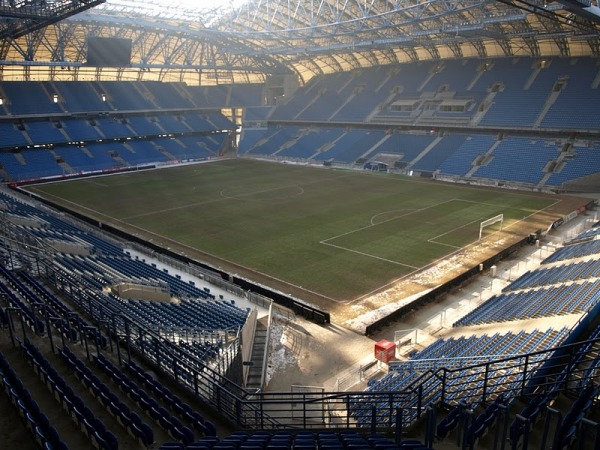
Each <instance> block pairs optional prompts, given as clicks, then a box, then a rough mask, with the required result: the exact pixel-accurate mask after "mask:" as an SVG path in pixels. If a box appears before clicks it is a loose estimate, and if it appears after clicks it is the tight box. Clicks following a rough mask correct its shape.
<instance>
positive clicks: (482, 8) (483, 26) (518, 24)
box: [0, 0, 600, 84]
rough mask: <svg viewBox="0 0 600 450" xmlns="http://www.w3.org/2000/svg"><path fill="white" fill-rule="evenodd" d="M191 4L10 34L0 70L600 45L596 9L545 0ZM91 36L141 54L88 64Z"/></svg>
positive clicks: (346, 63)
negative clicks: (122, 41)
mask: <svg viewBox="0 0 600 450" xmlns="http://www.w3.org/2000/svg"><path fill="white" fill-rule="evenodd" d="M561 1H566V0H561ZM569 1H573V0H569ZM578 1H579V0H578ZM581 1H584V2H588V3H586V4H584V5H583V6H587V5H588V4H589V0H581ZM189 5H190V3H187V4H186V3H185V2H184V1H183V0H179V1H178V0H175V1H173V2H166V1H164V0H160V1H159V0H153V1H145V0H108V1H107V2H106V3H104V4H102V5H100V6H98V7H96V8H93V9H90V10H88V11H85V12H83V13H80V14H77V15H75V16H73V17H70V18H68V19H66V20H63V21H62V22H59V23H57V24H54V25H50V26H48V27H46V28H45V29H43V30H39V31H34V32H32V33H30V34H29V35H26V36H24V37H21V38H18V39H5V40H4V41H0V60H2V61H1V64H2V66H0V70H2V75H3V77H4V79H23V78H28V79H47V78H51V79H67V80H68V79H136V80H164V81H185V82H187V83H189V84H217V83H232V82H256V81H263V80H264V79H265V78H266V77H268V76H269V75H270V74H286V73H296V74H298V75H299V76H300V78H301V79H302V80H303V81H307V80H308V79H310V78H312V77H313V76H316V75H319V74H324V73H331V72H337V71H343V70H350V69H354V68H360V67H370V66H374V65H384V64H393V63H398V62H405V61H418V60H425V59H444V58H455V57H458V58H465V57H481V58H486V57H498V56H536V57H537V56H539V57H545V56H579V55H595V56H600V45H599V44H600V34H599V30H600V27H599V25H598V23H597V22H596V21H595V17H594V15H593V14H588V15H587V16H586V15H583V14H579V6H575V7H573V6H572V5H571V6H569V7H568V9H567V7H565V6H563V5H562V4H561V3H557V2H551V3H547V2H545V1H543V0H532V1H528V0H524V1H521V0H458V1H455V0H249V1H246V2H239V1H237V0H236V1H234V0H230V1H229V3H226V4H225V5H220V4H219V3H218V1H215V2H208V1H196V2H193V3H192V4H191V5H192V6H189ZM193 5H196V6H193ZM592 7H594V6H593V5H592ZM596 9H597V8H596ZM87 36H99V37H119V38H127V39H131V41H132V59H131V65H130V66H128V67H118V68H117V67H104V68H101V69H98V68H96V67H89V66H86V65H85V62H86V37H87Z"/></svg>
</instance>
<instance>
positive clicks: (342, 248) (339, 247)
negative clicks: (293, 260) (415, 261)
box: [320, 241, 420, 269]
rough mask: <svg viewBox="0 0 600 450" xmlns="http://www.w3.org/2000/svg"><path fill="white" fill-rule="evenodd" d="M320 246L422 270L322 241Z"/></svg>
mask: <svg viewBox="0 0 600 450" xmlns="http://www.w3.org/2000/svg"><path fill="white" fill-rule="evenodd" d="M320 244H324V245H328V246H330V247H335V248H338V249H340V250H344V251H347V252H352V253H357V254H359V255H361V256H366V257H368V258H374V259H378V260H380V261H385V262H388V263H391V264H396V265H397V266H403V267H408V268H410V269H420V267H415V266H411V265H410V264H404V263H401V262H398V261H393V260H391V259H387V258H382V257H381V256H375V255H371V254H369V253H365V252H360V251H358V250H353V249H351V248H346V247H341V246H339V245H335V244H330V243H329V242H323V241H321V242H320Z"/></svg>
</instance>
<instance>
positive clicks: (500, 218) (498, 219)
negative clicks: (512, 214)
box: [479, 214, 504, 239]
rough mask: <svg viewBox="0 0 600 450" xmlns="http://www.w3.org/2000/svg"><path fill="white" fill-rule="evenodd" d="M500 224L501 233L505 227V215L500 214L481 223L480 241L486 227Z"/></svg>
mask: <svg viewBox="0 0 600 450" xmlns="http://www.w3.org/2000/svg"><path fill="white" fill-rule="evenodd" d="M498 222H500V231H502V226H503V225H504V214H498V215H497V216H494V217H492V218H491V219H487V220H484V221H483V222H481V223H480V224H479V239H481V236H483V229H484V228H485V227H489V226H491V225H493V224H495V223H498Z"/></svg>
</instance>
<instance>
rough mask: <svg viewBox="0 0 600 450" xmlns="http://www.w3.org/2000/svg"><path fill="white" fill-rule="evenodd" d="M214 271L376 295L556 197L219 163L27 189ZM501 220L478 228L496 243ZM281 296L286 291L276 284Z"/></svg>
mask: <svg viewBox="0 0 600 450" xmlns="http://www.w3.org/2000/svg"><path fill="white" fill-rule="evenodd" d="M27 190H29V191H32V192H34V193H36V194H38V195H40V196H42V197H44V198H47V199H48V200H50V201H52V202H54V203H57V204H60V205H62V206H65V207H67V208H69V209H71V210H73V211H77V212H79V213H83V214H85V215H86V216H88V217H91V218H94V219H96V220H98V221H100V222H102V223H107V224H111V225H113V226H116V227H118V228H121V229H123V230H125V231H127V232H129V233H132V234H136V235H138V236H141V237H143V238H145V239H149V240H152V241H153V242H154V243H159V244H161V245H164V246H165V247H170V248H171V249H173V250H176V251H178V252H181V253H185V254H186V255H187V256H191V257H196V256H197V255H200V256H198V257H196V259H198V260H201V261H203V262H208V263H209V264H213V265H216V266H218V267H220V268H222V269H225V270H229V271H232V272H234V273H238V274H242V275H243V276H246V277H248V278H251V279H252V278H253V277H254V275H256V276H257V277H258V279H259V280H261V282H264V284H269V283H268V280H272V281H274V282H276V283H277V285H278V286H286V285H288V286H293V287H295V288H298V289H301V290H306V291H308V292H311V293H316V294H319V295H320V296H323V297H328V298H330V299H333V300H336V301H346V300H350V299H354V298H357V297H359V296H361V295H364V294H366V293H369V292H372V291H375V290H377V289H379V288H381V287H382V286H385V285H386V284H388V283H390V282H391V281H393V280H395V279H398V278H401V277H403V276H406V275H408V274H410V273H413V272H415V271H418V270H419V269H422V268H423V267H425V266H427V265H429V264H431V263H433V262H435V261H437V260H439V259H441V258H444V257H446V256H448V255H449V254H452V253H454V252H456V251H458V250H460V249H461V248H463V247H465V246H467V245H469V244H472V243H473V242H475V241H477V239H478V238H479V226H480V223H481V222H482V221H484V220H486V219H490V218H492V217H494V216H496V215H498V214H503V215H504V228H505V229H510V230H511V232H512V233H514V234H519V232H521V233H523V234H526V233H527V232H526V231H524V229H522V230H520V227H519V224H520V223H522V221H523V220H524V219H526V218H529V217H531V216H532V215H534V214H536V213H539V212H541V211H543V210H544V209H545V208H548V207H549V206H551V205H553V204H554V203H556V202H557V201H558V200H557V199H556V198H552V197H549V196H544V195H537V194H531V193H519V192H515V191H499V190H490V189H481V188H475V187H470V186H464V185H453V184H450V185H449V184H445V183H435V182H429V181H422V180H419V179H412V178H408V177H401V176H397V175H386V174H369V173H362V172H356V171H349V170H335V169H324V168H311V167H304V166H297V165H291V164H275V163H268V162H261V161H253V160H221V161H216V162H211V163H205V164H196V165H187V166H178V167H172V168H168V169H161V170H148V171H139V172H130V173H126V174H119V175H111V176H102V177H93V178H85V179H77V180H72V181H63V182H55V183H47V184H40V185H36V186H30V187H28V188H27ZM498 228H499V224H496V225H494V226H491V227H489V228H485V230H484V238H486V239H494V235H495V234H497V233H495V232H496V231H497V230H498ZM279 289H280V290H283V291H284V292H285V287H283V288H281V287H279Z"/></svg>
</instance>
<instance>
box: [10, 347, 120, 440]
mask: <svg viewBox="0 0 600 450" xmlns="http://www.w3.org/2000/svg"><path fill="white" fill-rule="evenodd" d="M21 348H22V350H23V352H24V354H25V355H26V356H27V359H28V362H29V364H30V365H31V366H32V368H33V370H34V372H36V373H37V374H38V376H39V378H40V380H42V382H44V384H45V385H46V387H47V388H48V390H50V391H51V392H52V394H53V395H54V398H55V400H56V401H57V402H59V403H60V404H61V406H62V407H63V409H64V410H65V411H66V412H67V414H69V415H70V416H71V419H72V420H73V421H74V422H75V423H76V424H77V426H78V427H79V428H80V429H81V431H82V432H83V433H84V434H85V435H86V436H87V437H88V438H89V439H90V441H91V443H92V444H93V445H94V446H95V447H96V448H98V449H99V450H118V448H119V442H118V440H117V438H116V436H115V435H114V434H113V433H112V432H111V431H109V430H107V429H106V427H105V426H104V424H103V423H102V421H100V420H99V419H98V418H97V417H96V416H95V415H94V413H93V412H92V411H91V410H90V409H89V408H88V407H87V406H85V403H84V402H83V400H82V399H81V398H80V397H79V396H78V395H77V394H75V393H74V392H73V389H71V387H70V386H69V385H68V384H67V383H66V381H65V380H64V379H63V378H62V377H61V376H60V375H59V374H58V372H57V371H56V370H55V369H54V367H53V366H52V365H51V364H50V363H49V362H48V360H47V359H46V358H45V357H44V356H43V355H42V353H41V352H40V351H39V350H38V349H37V347H35V346H34V345H33V344H31V343H30V342H29V341H24V342H22V343H21Z"/></svg>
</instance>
